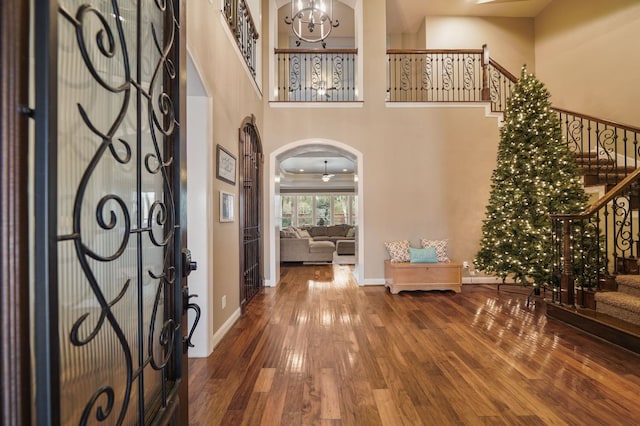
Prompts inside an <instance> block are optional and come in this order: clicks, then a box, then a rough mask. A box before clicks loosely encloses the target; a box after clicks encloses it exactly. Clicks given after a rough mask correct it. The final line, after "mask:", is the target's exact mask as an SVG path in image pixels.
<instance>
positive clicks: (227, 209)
mask: <svg viewBox="0 0 640 426" xmlns="http://www.w3.org/2000/svg"><path fill="white" fill-rule="evenodd" d="M233 198H234V197H233V194H231V193H230V192H225V191H220V222H233V221H234V219H235V214H234V207H233V206H234V200H233Z"/></svg>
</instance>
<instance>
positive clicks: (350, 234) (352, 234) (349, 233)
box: [345, 226, 356, 238]
mask: <svg viewBox="0 0 640 426" xmlns="http://www.w3.org/2000/svg"><path fill="white" fill-rule="evenodd" d="M345 237H347V238H355V237H356V228H355V226H350V227H349V230H348V231H347V235H345Z"/></svg>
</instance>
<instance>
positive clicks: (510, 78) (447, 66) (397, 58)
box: [387, 45, 517, 111]
mask: <svg viewBox="0 0 640 426" xmlns="http://www.w3.org/2000/svg"><path fill="white" fill-rule="evenodd" d="M387 58H388V64H389V65H388V79H389V84H388V88H387V94H388V96H387V100H388V101H389V102H483V101H484V102H486V101H489V102H491V109H492V111H504V108H505V106H506V99H507V97H508V96H509V95H510V94H511V91H512V90H513V87H514V86H515V82H516V80H517V79H516V77H515V76H514V75H513V74H511V73H509V72H508V71H507V70H506V69H504V68H503V67H502V66H500V65H499V64H497V63H496V62H495V61H493V60H492V59H490V58H489V51H488V49H487V46H486V45H485V46H483V47H482V49H464V50H460V49H456V50H443V49H439V50H397V49H390V50H387Z"/></svg>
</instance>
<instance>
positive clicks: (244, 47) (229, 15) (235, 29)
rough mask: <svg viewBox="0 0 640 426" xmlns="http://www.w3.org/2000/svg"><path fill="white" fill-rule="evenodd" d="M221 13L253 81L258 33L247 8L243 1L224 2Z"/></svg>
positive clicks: (229, 0)
mask: <svg viewBox="0 0 640 426" xmlns="http://www.w3.org/2000/svg"><path fill="white" fill-rule="evenodd" d="M222 12H223V13H224V17H225V20H226V21H227V24H228V25H229V28H230V29H231V32H232V33H233V36H234V38H235V40H236V43H237V44H238V48H239V49H240V53H241V54H242V57H243V58H244V61H245V63H246V64H247V67H248V68H249V72H251V75H252V76H253V78H254V80H255V78H256V60H257V50H256V40H258V37H259V33H258V30H257V29H256V25H255V23H254V22H253V17H252V16H251V11H250V10H249V6H248V5H247V3H246V2H245V0H224V5H223V8H222Z"/></svg>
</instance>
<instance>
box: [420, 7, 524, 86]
mask: <svg viewBox="0 0 640 426" xmlns="http://www.w3.org/2000/svg"><path fill="white" fill-rule="evenodd" d="M533 28H534V25H533V19H529V18H492V17H473V16H427V17H426V19H425V30H426V40H427V48H428V49H480V48H482V45H483V44H486V45H487V46H488V47H489V52H490V55H491V58H492V59H494V60H496V61H497V62H498V63H499V64H500V65H502V66H503V67H505V68H506V69H507V70H509V71H510V72H511V73H512V74H514V75H515V76H519V75H520V69H521V68H522V65H524V64H526V65H527V68H528V69H531V70H533V69H535V54H534V52H535V49H534V43H533V40H534V39H533V37H534V33H533Z"/></svg>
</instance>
